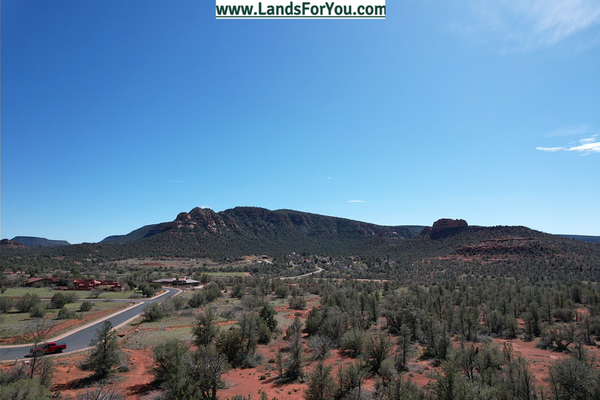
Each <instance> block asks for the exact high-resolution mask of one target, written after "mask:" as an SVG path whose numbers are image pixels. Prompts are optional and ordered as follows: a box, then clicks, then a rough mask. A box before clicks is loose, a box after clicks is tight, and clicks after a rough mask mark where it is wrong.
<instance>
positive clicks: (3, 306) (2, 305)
mask: <svg viewBox="0 0 600 400" xmlns="http://www.w3.org/2000/svg"><path fill="white" fill-rule="evenodd" d="M13 304H14V301H13V299H12V298H10V297H0V313H6V312H9V311H10V309H11V308H13Z"/></svg>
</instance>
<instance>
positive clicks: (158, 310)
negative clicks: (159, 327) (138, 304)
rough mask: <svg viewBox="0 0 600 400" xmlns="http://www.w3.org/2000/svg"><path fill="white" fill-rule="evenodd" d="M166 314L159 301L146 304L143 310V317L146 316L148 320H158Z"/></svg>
mask: <svg viewBox="0 0 600 400" xmlns="http://www.w3.org/2000/svg"><path fill="white" fill-rule="evenodd" d="M164 316H165V312H164V311H163V308H162V307H161V305H160V304H159V303H151V304H146V305H145V306H144V310H143V311H142V317H144V319H145V320H146V321H150V322H153V321H158V320H159V319H161V318H162V317H164Z"/></svg>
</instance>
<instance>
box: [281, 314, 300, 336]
mask: <svg viewBox="0 0 600 400" xmlns="http://www.w3.org/2000/svg"><path fill="white" fill-rule="evenodd" d="M301 333H302V321H300V318H298V317H296V318H294V321H293V322H292V323H291V325H290V326H289V327H288V328H287V330H286V331H285V337H284V339H292V338H293V337H294V336H296V334H298V335H299V334H301Z"/></svg>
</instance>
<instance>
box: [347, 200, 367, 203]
mask: <svg viewBox="0 0 600 400" xmlns="http://www.w3.org/2000/svg"><path fill="white" fill-rule="evenodd" d="M348 203H366V201H364V200H348Z"/></svg>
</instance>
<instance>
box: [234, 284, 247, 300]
mask: <svg viewBox="0 0 600 400" xmlns="http://www.w3.org/2000/svg"><path fill="white" fill-rule="evenodd" d="M245 294H246V286H245V285H244V284H243V283H242V282H238V283H236V284H235V285H233V288H232V289H231V297H233V298H236V299H241V298H242V296H244V295H245Z"/></svg>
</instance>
